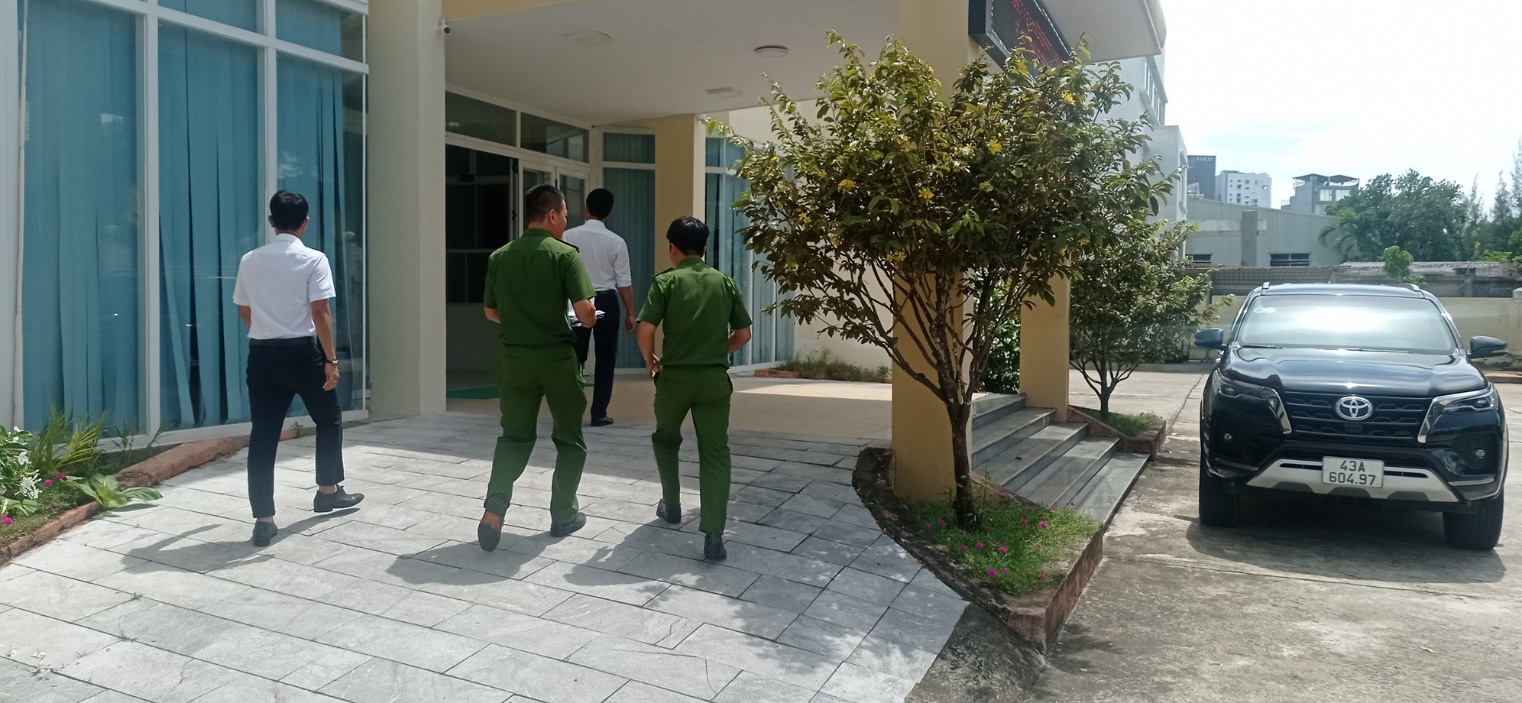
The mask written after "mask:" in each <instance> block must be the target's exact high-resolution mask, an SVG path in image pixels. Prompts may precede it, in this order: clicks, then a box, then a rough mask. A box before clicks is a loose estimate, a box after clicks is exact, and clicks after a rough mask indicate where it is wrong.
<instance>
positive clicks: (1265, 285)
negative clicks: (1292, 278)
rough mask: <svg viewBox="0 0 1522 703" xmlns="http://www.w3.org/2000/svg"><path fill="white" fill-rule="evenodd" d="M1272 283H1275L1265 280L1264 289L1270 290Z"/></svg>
mask: <svg viewBox="0 0 1522 703" xmlns="http://www.w3.org/2000/svg"><path fill="white" fill-rule="evenodd" d="M1271 285H1273V283H1272V282H1271V281H1264V282H1263V290H1268V287H1269V286H1271Z"/></svg>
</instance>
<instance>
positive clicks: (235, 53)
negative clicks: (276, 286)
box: [159, 24, 265, 429]
mask: <svg viewBox="0 0 1522 703" xmlns="http://www.w3.org/2000/svg"><path fill="white" fill-rule="evenodd" d="M159 46H160V49H159V54H160V55H159V267H160V272H161V285H162V289H161V293H160V306H159V307H160V323H159V327H160V339H161V340H162V341H161V345H160V374H161V375H160V379H161V380H160V383H161V386H160V387H161V389H162V396H161V398H162V410H163V425H162V427H163V429H184V428H189V427H206V426H211V425H223V424H228V423H233V422H246V421H247V420H248V394H247V386H246V385H245V383H244V367H245V365H246V363H247V359H248V343H247V331H246V330H245V329H244V328H243V324H242V322H241V321H239V319H238V314H237V308H236V306H235V305H234V304H233V301H232V293H233V283H234V281H235V280H236V276H237V272H238V260H239V258H240V257H241V256H242V255H243V253H244V252H247V251H249V250H250V249H253V248H255V247H257V246H259V245H260V244H261V243H262V242H263V236H262V233H263V231H264V229H265V225H264V222H263V217H262V215H263V212H264V210H263V204H262V203H261V198H260V191H261V188H260V185H259V84H258V78H259V61H258V53H257V51H256V50H255V49H253V48H252V47H247V46H244V45H241V44H235V43H233V42H228V41H224V40H221V39H216V38H213V37H210V36H207V35H204V34H201V33H199V32H194V31H191V30H187V29H183V28H177V27H174V26H173V25H167V24H166V25H163V27H162V29H161V30H160V32H159Z"/></svg>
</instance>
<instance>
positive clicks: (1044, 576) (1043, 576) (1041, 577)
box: [1036, 574, 1046, 581]
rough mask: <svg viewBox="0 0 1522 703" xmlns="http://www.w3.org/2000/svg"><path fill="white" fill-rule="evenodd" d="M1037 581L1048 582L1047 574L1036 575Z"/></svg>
mask: <svg viewBox="0 0 1522 703" xmlns="http://www.w3.org/2000/svg"><path fill="white" fill-rule="evenodd" d="M1036 579H1037V580H1039V581H1045V580H1046V574H1036Z"/></svg>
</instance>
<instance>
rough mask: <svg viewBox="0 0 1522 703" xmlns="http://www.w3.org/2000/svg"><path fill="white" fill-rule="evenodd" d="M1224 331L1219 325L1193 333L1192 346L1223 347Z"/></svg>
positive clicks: (1224, 345)
mask: <svg viewBox="0 0 1522 703" xmlns="http://www.w3.org/2000/svg"><path fill="white" fill-rule="evenodd" d="M1225 339H1226V333H1225V332H1224V331H1222V330H1221V329H1220V328H1219V327H1213V328H1211V329H1208V330H1200V331H1198V332H1195V333H1194V346H1197V347H1204V348H1206V349H1225V348H1226V344H1225Z"/></svg>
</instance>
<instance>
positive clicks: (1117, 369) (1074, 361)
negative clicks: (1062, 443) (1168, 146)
mask: <svg viewBox="0 0 1522 703" xmlns="http://www.w3.org/2000/svg"><path fill="white" fill-rule="evenodd" d="M1189 232H1190V227H1188V226H1186V225H1184V224H1181V223H1174V224H1167V223H1149V222H1147V220H1146V213H1145V212H1137V213H1136V217H1135V218H1134V219H1133V220H1132V221H1131V222H1130V223H1128V224H1127V226H1126V227H1125V229H1123V230H1122V231H1121V232H1120V234H1119V236H1117V237H1115V238H1114V239H1112V240H1110V243H1108V244H1106V245H1104V246H1101V247H1099V248H1097V249H1095V250H1093V251H1090V252H1085V253H1084V254H1083V255H1081V256H1080V257H1079V258H1078V260H1077V268H1078V272H1079V276H1078V277H1077V278H1075V279H1074V280H1073V313H1072V318H1071V320H1070V322H1069V326H1070V329H1071V333H1072V346H1071V348H1070V353H1071V360H1070V364H1071V365H1072V367H1073V368H1075V369H1077V370H1078V371H1079V372H1080V373H1082V374H1083V380H1084V382H1085V383H1087V384H1088V386H1089V388H1091V389H1093V391H1094V394H1095V395H1097V396H1099V412H1100V414H1101V415H1108V414H1109V413H1110V396H1111V394H1113V393H1114V392H1115V387H1116V386H1117V385H1120V383H1121V382H1122V381H1124V380H1126V379H1128V378H1130V377H1131V374H1132V373H1133V372H1135V371H1136V368H1137V367H1138V366H1140V365H1142V364H1144V363H1148V362H1155V361H1162V360H1164V359H1166V358H1168V357H1170V356H1173V355H1174V354H1176V353H1177V352H1178V349H1179V347H1180V345H1181V344H1182V342H1183V340H1184V338H1185V337H1186V336H1187V335H1189V334H1192V333H1193V332H1194V331H1195V330H1197V329H1199V328H1200V327H1202V326H1204V325H1205V324H1207V323H1208V322H1209V321H1211V320H1213V319H1215V314H1216V312H1217V311H1218V310H1219V309H1220V307H1221V305H1223V304H1224V303H1216V304H1213V305H1205V300H1206V298H1207V297H1209V295H1210V278H1209V276H1208V275H1202V274H1200V273H1198V272H1192V271H1190V270H1189V266H1188V265H1187V264H1186V263H1185V262H1184V261H1183V260H1182V259H1180V258H1179V256H1178V251H1179V247H1180V245H1182V244H1183V243H1184V239H1185V238H1187V237H1188V236H1189Z"/></svg>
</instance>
